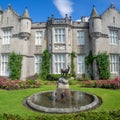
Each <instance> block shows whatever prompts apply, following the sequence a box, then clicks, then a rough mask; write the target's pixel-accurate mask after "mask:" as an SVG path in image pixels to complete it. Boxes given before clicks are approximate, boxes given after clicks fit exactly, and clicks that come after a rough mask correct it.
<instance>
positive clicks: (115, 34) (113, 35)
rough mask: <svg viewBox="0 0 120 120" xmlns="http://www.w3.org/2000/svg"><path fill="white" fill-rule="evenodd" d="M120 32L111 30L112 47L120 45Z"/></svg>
mask: <svg viewBox="0 0 120 120" xmlns="http://www.w3.org/2000/svg"><path fill="white" fill-rule="evenodd" d="M118 42H119V39H118V31H117V30H110V44H111V45H118Z"/></svg>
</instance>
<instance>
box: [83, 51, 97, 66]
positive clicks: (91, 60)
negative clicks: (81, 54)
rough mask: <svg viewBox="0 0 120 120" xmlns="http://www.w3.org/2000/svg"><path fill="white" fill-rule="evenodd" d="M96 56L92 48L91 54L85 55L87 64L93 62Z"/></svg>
mask: <svg viewBox="0 0 120 120" xmlns="http://www.w3.org/2000/svg"><path fill="white" fill-rule="evenodd" d="M94 58H95V57H94V56H93V54H92V51H91V50H90V52H89V55H88V56H86V57H85V64H86V66H87V67H88V66H89V65H90V64H92V63H93V60H94Z"/></svg>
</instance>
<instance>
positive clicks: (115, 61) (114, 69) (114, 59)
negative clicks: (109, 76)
mask: <svg viewBox="0 0 120 120" xmlns="http://www.w3.org/2000/svg"><path fill="white" fill-rule="evenodd" d="M110 72H111V73H118V72H119V56H118V55H110Z"/></svg>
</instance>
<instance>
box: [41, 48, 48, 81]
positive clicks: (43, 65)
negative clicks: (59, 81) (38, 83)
mask: <svg viewBox="0 0 120 120" xmlns="http://www.w3.org/2000/svg"><path fill="white" fill-rule="evenodd" d="M49 73H50V53H49V51H48V50H47V49H46V50H44V52H43V54H42V61H41V73H40V75H41V77H42V78H43V79H46V78H47V76H48V74H49Z"/></svg>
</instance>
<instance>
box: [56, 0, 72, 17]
mask: <svg viewBox="0 0 120 120" xmlns="http://www.w3.org/2000/svg"><path fill="white" fill-rule="evenodd" d="M54 5H55V6H56V8H57V9H58V10H59V12H60V14H61V16H62V17H65V14H68V15H69V16H70V15H71V14H72V12H73V8H72V5H73V3H72V2H71V1H70V0H54Z"/></svg>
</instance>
